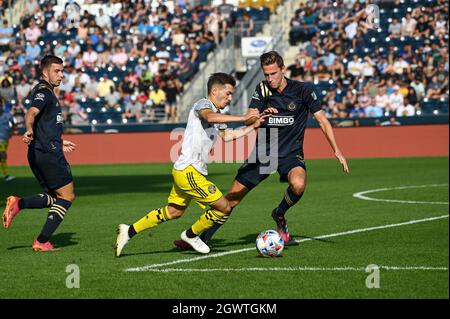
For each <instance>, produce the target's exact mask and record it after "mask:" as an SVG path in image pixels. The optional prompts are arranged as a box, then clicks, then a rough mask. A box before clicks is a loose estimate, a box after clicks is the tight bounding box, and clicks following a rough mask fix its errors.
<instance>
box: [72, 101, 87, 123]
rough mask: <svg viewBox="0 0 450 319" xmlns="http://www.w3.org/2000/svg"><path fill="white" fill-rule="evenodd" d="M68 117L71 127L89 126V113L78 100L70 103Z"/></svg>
mask: <svg viewBox="0 0 450 319" xmlns="http://www.w3.org/2000/svg"><path fill="white" fill-rule="evenodd" d="M68 115H69V123H70V125H86V124H89V121H88V115H87V113H86V112H85V111H84V109H83V108H82V107H81V105H80V104H79V103H78V102H77V101H76V100H72V102H70V104H69V113H68Z"/></svg>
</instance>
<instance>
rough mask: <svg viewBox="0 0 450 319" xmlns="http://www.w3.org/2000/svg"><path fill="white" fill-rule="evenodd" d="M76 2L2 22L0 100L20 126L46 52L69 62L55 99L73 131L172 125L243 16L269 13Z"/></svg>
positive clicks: (28, 2)
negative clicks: (191, 84) (205, 65)
mask: <svg viewBox="0 0 450 319" xmlns="http://www.w3.org/2000/svg"><path fill="white" fill-rule="evenodd" d="M271 1H273V0H271ZM79 2H80V3H81V6H80V5H79V4H78V3H77V2H76V1H68V2H65V3H66V5H65V8H63V10H59V12H58V11H57V10H56V8H57V7H58V6H57V5H58V4H57V1H56V0H54V1H52V0H43V1H39V2H38V1H37V0H25V5H24V7H23V8H24V10H23V12H22V16H21V19H20V24H19V25H16V26H12V25H11V23H9V22H8V20H7V18H4V19H3V21H1V25H0V97H3V99H4V100H5V101H6V107H7V108H8V110H10V111H11V112H12V113H13V114H14V115H15V117H16V120H17V121H18V122H19V125H20V124H21V123H23V115H24V114H25V112H26V109H27V107H28V106H29V103H30V100H29V96H28V95H29V92H30V89H31V88H32V87H33V85H35V84H36V83H37V80H38V78H39V69H38V68H39V65H38V63H39V60H40V58H42V56H43V55H44V54H48V53H51V54H55V55H57V56H60V57H62V58H63V59H64V63H65V79H64V80H63V82H62V83H61V85H60V87H59V88H58V89H57V93H58V94H59V98H60V100H61V102H62V103H61V104H62V107H63V110H64V116H65V118H66V122H67V123H68V124H74V125H82V124H92V123H94V124H96V123H121V122H122V123H129V122H158V121H175V120H176V102H177V96H178V95H179V94H180V93H182V91H183V89H184V86H185V84H186V83H187V82H188V81H189V80H190V79H191V78H192V77H193V76H194V75H195V74H196V72H197V71H198V70H199V65H200V63H201V62H203V61H205V60H206V59H207V55H208V54H209V53H210V52H212V51H213V50H214V48H215V47H216V46H217V45H218V44H219V43H220V42H221V40H222V38H223V37H224V36H225V35H226V34H227V32H228V31H229V29H230V28H231V27H232V26H233V25H234V24H235V23H236V21H237V22H239V23H240V20H241V17H242V16H243V13H250V14H253V15H256V14H259V15H260V16H261V12H264V13H265V16H264V18H265V19H268V16H269V14H270V11H269V9H267V8H265V9H264V10H256V9H247V10H244V9H240V8H237V7H235V6H233V5H231V4H228V3H226V1H225V0H223V1H222V3H221V4H220V5H216V6H214V7H212V6H211V5H210V4H204V5H201V4H200V5H196V6H195V7H190V6H189V3H188V2H187V1H173V2H172V3H173V7H172V8H171V10H169V8H168V6H166V5H165V3H166V1H159V2H155V1H144V0H136V1H132V2H130V1H123V0H122V1H117V0H116V1H89V0H85V1H80V0H79ZM206 2H208V1H206ZM92 4H99V5H100V4H101V5H102V6H98V7H99V9H98V10H88V9H86V8H93V7H85V6H84V5H92ZM116 5H120V9H118V10H116V12H114V10H112V9H111V8H113V6H116ZM172 9H173V10H172ZM74 12H75V14H74ZM243 19H244V18H242V20H243Z"/></svg>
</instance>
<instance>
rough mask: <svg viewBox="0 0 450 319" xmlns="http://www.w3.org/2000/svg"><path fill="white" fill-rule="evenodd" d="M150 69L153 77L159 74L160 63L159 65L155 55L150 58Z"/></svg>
mask: <svg viewBox="0 0 450 319" xmlns="http://www.w3.org/2000/svg"><path fill="white" fill-rule="evenodd" d="M148 69H149V71H150V73H151V74H152V75H153V76H155V75H157V74H158V72H159V63H158V60H157V59H156V56H154V55H152V56H150V62H149V63H148Z"/></svg>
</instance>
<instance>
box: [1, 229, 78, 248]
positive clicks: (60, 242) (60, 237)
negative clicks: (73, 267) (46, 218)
mask: <svg viewBox="0 0 450 319" xmlns="http://www.w3.org/2000/svg"><path fill="white" fill-rule="evenodd" d="M74 235H75V233H59V234H55V235H53V236H52V238H51V243H52V244H53V246H54V247H55V248H61V247H67V246H73V245H76V244H78V241H76V240H74V238H73V237H74ZM25 248H26V249H31V243H30V244H29V245H21V246H12V247H8V248H7V249H8V250H14V249H25Z"/></svg>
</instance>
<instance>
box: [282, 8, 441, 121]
mask: <svg viewBox="0 0 450 319" xmlns="http://www.w3.org/2000/svg"><path fill="white" fill-rule="evenodd" d="M371 3H372V1H371ZM368 4H369V2H367V3H365V4H361V3H360V1H336V2H334V1H305V2H304V3H302V4H301V5H300V7H299V8H298V9H297V11H296V13H295V17H294V18H293V19H292V21H291V30H290V42H291V45H297V46H299V52H298V54H297V56H296V58H295V63H294V64H293V65H290V66H289V70H290V71H291V72H290V75H291V76H292V77H293V78H295V79H298V80H304V81H313V82H314V83H315V84H316V85H317V87H318V90H319V91H320V92H321V93H322V96H323V109H324V110H325V111H326V112H327V115H328V116H329V117H330V118H360V117H381V116H413V115H418V114H439V113H448V94H449V92H448V84H449V81H448V80H449V64H448V59H449V55H448V2H447V1H444V0H411V1H406V0H396V1H392V2H389V1H384V2H378V6H379V13H380V19H379V21H374V20H373V19H370V17H369V16H370V14H371V12H370V11H369V8H368ZM373 22H375V23H373ZM376 23H378V24H379V25H376ZM288 74H289V72H288Z"/></svg>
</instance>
